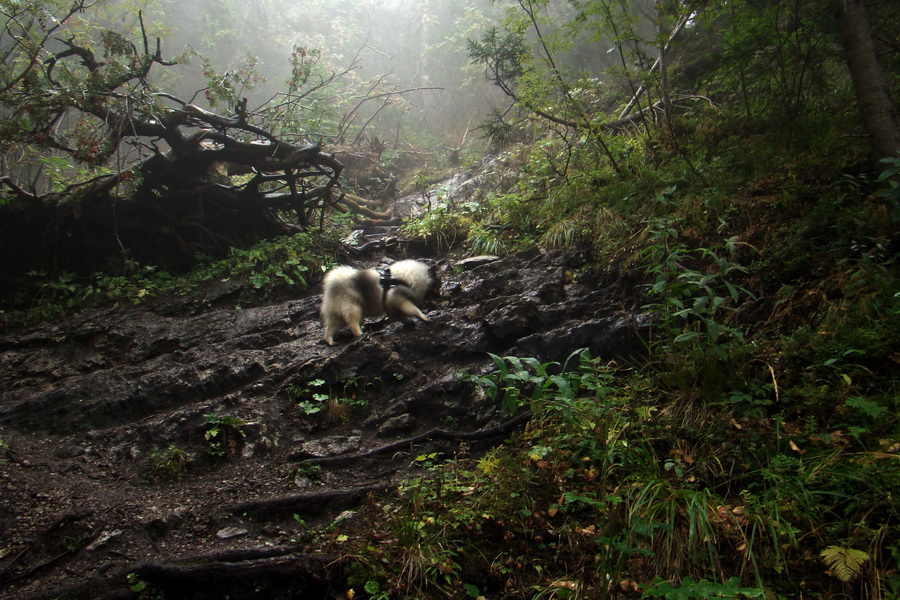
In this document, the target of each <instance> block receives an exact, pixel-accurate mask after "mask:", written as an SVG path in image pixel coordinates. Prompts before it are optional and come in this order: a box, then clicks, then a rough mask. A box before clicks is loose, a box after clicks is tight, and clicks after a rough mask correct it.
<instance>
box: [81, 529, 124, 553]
mask: <svg viewBox="0 0 900 600" xmlns="http://www.w3.org/2000/svg"><path fill="white" fill-rule="evenodd" d="M121 535H122V530H121V529H116V530H113V531H104V532H103V533H101V534H100V535H99V536H98V537H97V539H95V540H94V541H93V542H91V543H90V544H88V545H87V547H86V548H85V550H87V551H88V552H93V551H95V550H97V549H98V548H100V547H101V546H104V545H106V544H108V543H109V542H110V541H112V540H114V539H116V538H117V537H119V536H121Z"/></svg>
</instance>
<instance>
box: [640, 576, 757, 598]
mask: <svg viewBox="0 0 900 600" xmlns="http://www.w3.org/2000/svg"><path fill="white" fill-rule="evenodd" d="M765 597H766V593H765V591H764V590H761V589H759V588H745V587H741V581H740V580H739V579H738V578H737V577H732V578H730V579H728V580H727V581H725V582H723V583H716V582H714V581H707V580H705V579H701V580H699V581H697V580H695V579H693V578H692V577H685V578H684V579H682V580H681V584H680V585H678V586H675V585H672V583H671V582H669V581H665V580H663V579H660V578H657V579H656V581H654V583H653V587H650V588H647V589H646V590H644V593H643V594H641V598H670V599H673V600H675V599H678V600H702V599H704V598H735V599H736V598H765Z"/></svg>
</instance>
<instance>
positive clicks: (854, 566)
mask: <svg viewBox="0 0 900 600" xmlns="http://www.w3.org/2000/svg"><path fill="white" fill-rule="evenodd" d="M819 556H821V557H822V560H823V561H824V562H825V565H826V566H827V567H828V569H829V570H830V571H831V572H832V574H834V576H835V577H837V578H838V579H840V580H841V581H851V580H853V579H855V578H856V577H857V576H858V575H859V574H860V572H861V571H862V566H863V564H865V562H866V561H867V560H869V558H870V556H869V555H868V554H867V553H865V552H863V551H862V550H855V549H853V548H841V547H840V546H828V547H827V548H825V549H824V550H822V552H820V553H819Z"/></svg>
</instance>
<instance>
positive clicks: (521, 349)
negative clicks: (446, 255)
mask: <svg viewBox="0 0 900 600" xmlns="http://www.w3.org/2000/svg"><path fill="white" fill-rule="evenodd" d="M383 258H385V257H377V258H368V259H365V261H366V264H361V265H360V266H367V265H368V264H374V263H375V262H377V261H378V260H381V259H383ZM390 258H393V257H390ZM396 258H399V257H396ZM583 265H584V261H583V259H582V258H581V257H579V256H577V255H551V254H541V253H537V252H535V253H530V254H525V255H520V256H514V257H509V258H506V259H502V260H499V259H496V258H482V259H480V260H472V261H468V262H464V263H461V264H451V263H448V262H443V263H441V264H439V265H438V268H439V272H440V274H441V280H442V286H441V297H440V298H439V299H437V300H436V301H434V302H431V303H430V304H429V305H428V306H426V310H425V312H426V313H427V314H428V316H429V318H430V319H431V322H430V323H420V324H418V325H416V326H408V325H402V324H400V323H396V322H389V321H387V320H375V321H373V322H369V323H368V324H367V325H366V327H364V331H366V334H365V335H364V336H363V337H362V338H360V339H359V340H355V339H353V338H352V336H351V335H350V334H349V332H347V331H344V332H342V333H341V334H339V335H338V337H337V338H336V342H337V344H336V345H335V346H334V347H328V346H326V345H325V344H324V343H323V342H322V327H321V325H320V323H319V318H318V308H319V303H320V300H321V298H320V296H319V293H320V290H312V291H311V292H309V293H307V294H306V295H305V296H303V297H299V298H292V299H285V300H284V301H281V302H275V303H271V304H268V305H265V306H257V307H250V308H242V307H240V306H238V305H237V303H236V298H237V292H236V290H234V289H217V290H209V291H208V292H207V296H206V297H205V298H202V299H201V300H202V301H198V299H197V298H193V299H188V298H185V299H168V300H164V301H159V302H157V303H156V304H154V305H151V306H144V307H137V308H136V307H131V306H119V307H110V308H106V309H101V310H97V311H92V312H89V313H84V314H80V315H76V316H74V317H70V318H67V319H63V320H60V321H58V322H54V323H46V324H42V325H40V326H37V327H34V328H30V329H26V330H18V331H11V332H5V333H0V388H2V390H3V392H2V395H0V428H2V429H0V438H2V441H3V443H4V444H5V447H4V448H3V449H2V450H0V598H11V599H12V598H15V599H18V598H22V599H37V598H57V597H58V598H117V597H121V598H127V597H152V596H148V594H150V592H151V591H152V592H154V593H155V592H156V591H159V592H162V593H164V594H165V597H167V598H182V597H183V598H223V597H230V598H256V597H261V596H268V597H284V598H291V597H296V598H300V597H317V598H338V597H344V594H345V592H346V588H345V579H344V573H343V569H342V567H343V562H342V560H341V556H340V552H339V548H338V549H335V547H334V545H329V544H327V543H322V540H323V539H324V538H323V537H322V536H316V535H312V534H311V532H314V531H315V530H316V529H317V528H322V527H325V526H327V525H329V524H332V523H334V522H335V520H339V521H341V522H342V524H341V525H340V527H341V528H342V531H348V532H351V534H352V535H358V536H366V535H369V532H371V531H373V530H374V529H375V527H373V524H372V523H371V519H377V518H378V512H377V509H376V508H374V505H373V503H372V501H371V499H372V498H377V497H388V498H390V497H391V495H392V494H394V493H396V492H395V490H396V486H397V484H398V482H400V481H402V480H404V479H408V478H409V477H411V476H414V475H417V474H419V473H420V471H419V470H418V468H419V467H418V466H417V465H418V461H416V460H415V458H416V456H418V455H420V454H427V453H431V452H442V453H443V454H444V455H446V456H452V455H453V454H454V453H455V452H457V451H458V450H459V448H460V444H465V445H466V446H465V447H466V448H467V451H469V452H472V453H474V454H477V453H479V452H483V451H484V450H486V449H487V448H489V447H491V446H492V445H494V444H496V443H500V442H502V440H503V439H504V437H506V436H507V435H508V434H509V433H510V432H511V431H513V430H514V429H515V428H516V427H519V426H521V424H522V423H523V421H522V419H509V417H508V416H505V415H502V414H500V413H498V411H497V407H496V406H495V404H494V403H493V402H492V401H490V400H489V399H488V398H485V397H484V395H483V394H481V393H480V392H479V390H477V389H476V388H475V387H474V386H473V385H472V384H471V383H468V382H466V381H465V380H464V379H462V378H461V377H460V374H461V373H463V372H468V373H480V372H485V371H486V370H487V369H488V368H489V367H490V365H491V364H492V363H491V361H490V359H489V357H488V355H487V353H488V352H493V353H497V354H501V355H519V356H526V355H527V356H536V357H538V358H539V359H541V360H543V361H548V360H564V359H565V357H566V356H567V355H568V354H569V353H571V352H572V351H574V350H576V349H578V348H582V347H590V348H591V351H592V354H593V355H595V356H603V355H608V356H610V357H612V356H620V355H622V354H626V353H629V352H632V351H634V350H635V348H636V347H638V346H639V345H640V342H639V340H638V337H639V332H640V329H641V327H642V326H643V321H642V315H639V314H635V313H633V312H630V311H629V310H627V309H625V308H623V307H624V305H623V303H622V301H621V298H622V291H623V289H622V288H621V286H620V288H619V289H614V288H613V287H610V286H609V285H607V284H602V285H601V283H600V282H599V281H598V280H596V279H592V278H591V277H583V278H581V279H579V277H577V276H576V275H575V274H577V273H578V272H579V270H580V269H582V267H583ZM607 283H608V282H607ZM238 291H239V290H238ZM316 394H318V395H316ZM314 540H317V541H314Z"/></svg>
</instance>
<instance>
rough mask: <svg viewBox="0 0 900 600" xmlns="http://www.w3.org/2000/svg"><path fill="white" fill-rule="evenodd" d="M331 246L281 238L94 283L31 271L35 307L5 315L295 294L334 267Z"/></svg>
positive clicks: (17, 319) (21, 317) (103, 276)
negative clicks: (180, 271) (220, 286)
mask: <svg viewBox="0 0 900 600" xmlns="http://www.w3.org/2000/svg"><path fill="white" fill-rule="evenodd" d="M325 245H326V242H325V241H324V240H323V239H322V238H318V237H316V236H315V235H313V234H309V233H299V234H295V235H293V236H285V237H280V238H277V239H275V240H273V241H263V242H260V243H258V244H256V245H255V246H253V247H251V248H249V249H247V250H241V249H237V248H235V249H232V251H231V253H230V256H229V257H228V258H226V259H223V260H219V261H215V262H210V263H205V264H201V265H200V266H198V267H197V268H196V269H194V270H193V271H191V272H189V273H186V274H184V275H181V276H177V277H176V276H175V275H172V274H170V273H167V272H165V271H160V270H158V269H157V268H156V267H153V266H149V265H148V266H143V265H140V264H137V263H135V262H133V261H131V262H129V263H128V264H127V265H126V267H127V270H128V272H129V274H128V275H111V274H107V273H98V274H97V275H95V276H94V277H93V279H91V280H89V281H88V282H85V281H84V280H83V279H79V278H78V277H77V276H75V275H74V274H72V273H62V274H60V275H59V276H58V277H56V278H55V279H53V278H50V277H49V276H48V275H47V274H46V273H43V272H31V273H29V277H31V278H32V281H31V282H30V283H29V285H28V286H26V289H28V288H32V289H33V290H34V292H33V296H32V297H31V299H30V303H29V304H30V307H29V308H27V309H22V310H13V311H8V312H6V313H0V316H3V317H5V320H6V322H7V324H8V325H14V326H15V325H26V324H32V323H35V322H38V321H42V320H46V319H52V318H57V317H61V316H64V315H67V314H72V313H75V312H79V311H82V310H87V309H90V308H96V307H98V306H102V305H106V304H110V303H116V302H128V303H131V304H134V305H135V306H137V305H141V304H143V303H145V302H147V301H150V300H153V299H156V298H160V297H166V296H186V295H200V296H202V295H203V292H204V291H205V288H206V286H209V285H210V284H212V283H214V282H222V283H227V282H233V283H234V284H236V285H237V286H242V287H244V291H245V293H244V296H245V301H248V300H253V299H254V298H256V299H259V298H265V297H267V296H272V295H275V294H278V293H284V292H286V291H287V292H293V291H294V290H296V289H297V288H303V287H306V286H308V285H310V284H311V283H313V282H315V281H317V280H318V278H320V277H321V276H322V273H323V272H324V271H325V268H324V267H326V266H327V265H328V264H329V262H330V259H328V258H326V257H325V256H324V254H325V249H324V248H325ZM242 284H243V285H242ZM198 301H201V300H198Z"/></svg>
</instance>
